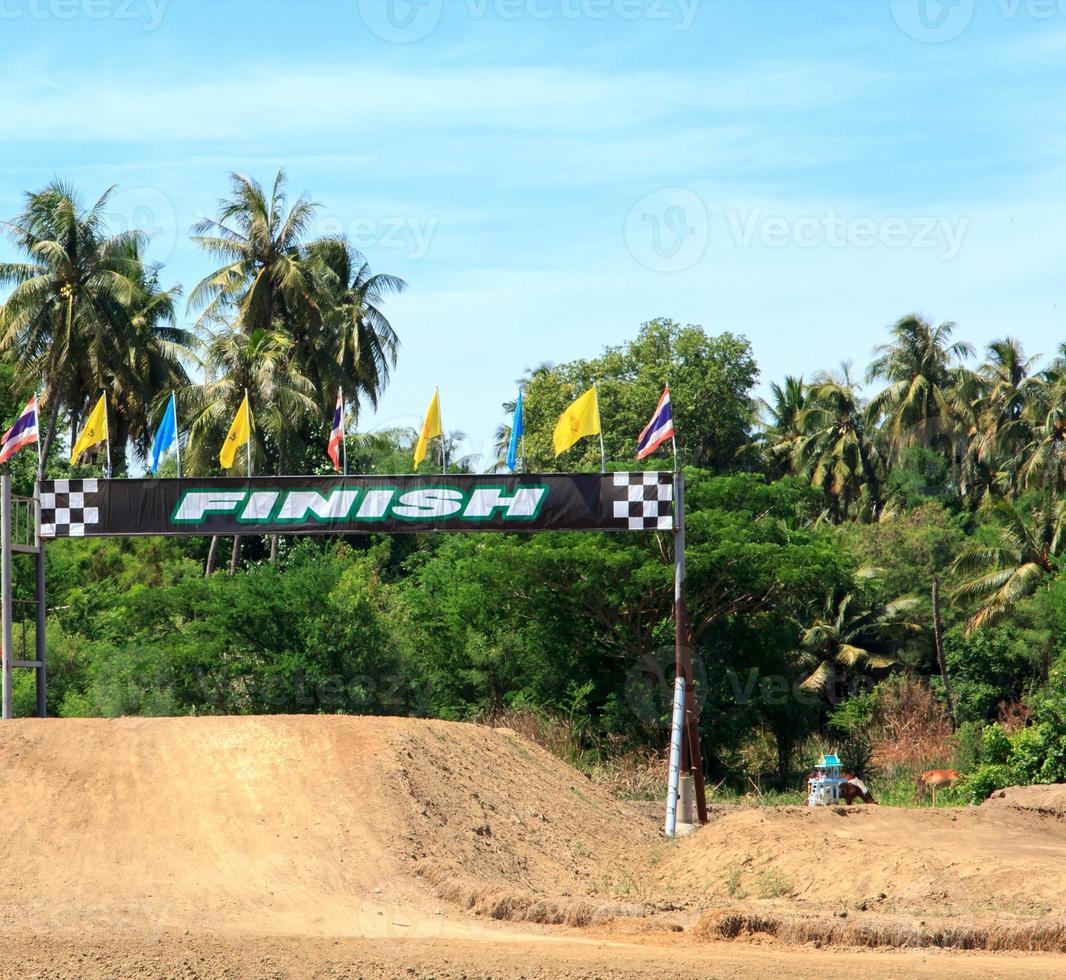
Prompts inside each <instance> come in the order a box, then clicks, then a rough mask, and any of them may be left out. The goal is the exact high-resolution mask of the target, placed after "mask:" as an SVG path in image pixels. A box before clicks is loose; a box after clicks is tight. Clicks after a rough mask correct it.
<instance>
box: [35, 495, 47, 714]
mask: <svg viewBox="0 0 1066 980" xmlns="http://www.w3.org/2000/svg"><path fill="white" fill-rule="evenodd" d="M40 530H41V498H40V496H39V495H38V497H37V554H36V555H34V556H33V557H34V560H35V561H36V563H37V587H36V589H35V590H34V591H35V594H36V597H37V608H36V612H37V628H36V631H35V633H36V635H35V636H34V656H35V657H36V658H37V664H38V666H37V717H38V718H47V717H48V665H47V664H46V663H45V656H46V654H47V649H48V642H47V641H48V637H47V635H46V629H47V625H48V609H47V607H46V605H45V582H44V539H43V538H42V537H41V534H40Z"/></svg>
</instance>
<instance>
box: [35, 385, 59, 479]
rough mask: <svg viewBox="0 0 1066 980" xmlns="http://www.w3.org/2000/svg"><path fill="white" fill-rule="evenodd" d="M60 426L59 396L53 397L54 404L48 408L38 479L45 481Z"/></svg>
mask: <svg viewBox="0 0 1066 980" xmlns="http://www.w3.org/2000/svg"><path fill="white" fill-rule="evenodd" d="M58 424H59V395H58V394H54V395H52V404H51V405H49V406H48V426H47V427H46V428H45V430H44V441H43V442H42V443H41V462H40V465H39V466H38V468H37V479H39V480H43V479H44V468H45V466H47V465H48V453H49V451H50V450H51V448H52V440H53V439H55V435H56V427H57V426H58Z"/></svg>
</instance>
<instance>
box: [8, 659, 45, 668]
mask: <svg viewBox="0 0 1066 980" xmlns="http://www.w3.org/2000/svg"><path fill="white" fill-rule="evenodd" d="M11 666H12V667H33V668H37V667H40V666H41V661H40V660H12V661H11Z"/></svg>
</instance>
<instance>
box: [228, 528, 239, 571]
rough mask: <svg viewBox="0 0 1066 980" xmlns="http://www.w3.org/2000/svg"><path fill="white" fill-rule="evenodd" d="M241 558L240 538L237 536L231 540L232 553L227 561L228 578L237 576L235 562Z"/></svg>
mask: <svg viewBox="0 0 1066 980" xmlns="http://www.w3.org/2000/svg"><path fill="white" fill-rule="evenodd" d="M240 557H241V536H240V535H239V534H238V535H237V536H236V537H235V538H234V539H233V553H232V554H231V555H230V559H229V573H230V576H233V575H236V574H237V560H238V559H239V558H240Z"/></svg>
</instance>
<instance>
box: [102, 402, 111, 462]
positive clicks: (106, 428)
mask: <svg viewBox="0 0 1066 980" xmlns="http://www.w3.org/2000/svg"><path fill="white" fill-rule="evenodd" d="M103 395H104V438H105V439H106V440H107V448H106V452H107V465H106V466H105V467H104V473H105V474H106V475H107V478H108V479H109V480H110V479H111V420H110V419H109V418H108V415H109V414H110V413H109V412H108V410H107V390H106V389H104V392H103Z"/></svg>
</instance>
